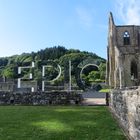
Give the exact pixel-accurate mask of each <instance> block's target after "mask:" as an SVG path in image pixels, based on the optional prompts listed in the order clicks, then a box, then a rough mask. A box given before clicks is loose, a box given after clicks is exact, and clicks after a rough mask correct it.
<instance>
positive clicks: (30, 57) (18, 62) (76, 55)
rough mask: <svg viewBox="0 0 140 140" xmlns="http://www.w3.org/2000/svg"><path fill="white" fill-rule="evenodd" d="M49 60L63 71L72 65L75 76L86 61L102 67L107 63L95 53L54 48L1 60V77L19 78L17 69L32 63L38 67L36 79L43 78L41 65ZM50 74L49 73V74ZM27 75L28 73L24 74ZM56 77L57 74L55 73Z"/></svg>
mask: <svg viewBox="0 0 140 140" xmlns="http://www.w3.org/2000/svg"><path fill="white" fill-rule="evenodd" d="M48 60H53V61H54V62H56V63H57V64H60V65H61V66H62V67H63V71H64V69H65V68H67V66H68V61H69V60H71V63H72V74H73V75H74V74H75V68H76V67H77V66H78V65H79V64H80V63H84V60H86V61H87V60H89V61H92V62H93V61H94V62H95V63H96V64H98V65H100V64H102V63H105V62H106V60H105V59H104V58H101V57H100V56H98V55H96V54H95V53H91V52H86V51H80V50H76V49H66V48H65V47H63V46H54V47H50V48H46V49H42V50H39V51H38V52H32V53H23V54H21V55H13V56H10V57H2V58H0V77H3V76H5V77H7V78H14V79H16V78H18V74H17V67H18V66H25V65H30V64H31V62H32V61H34V62H35V66H36V67H37V68H36V69H35V71H34V77H35V79H40V77H41V65H40V64H43V63H45V62H47V61H48ZM51 71H53V70H51ZM48 73H49V72H48ZM24 74H25V75H26V72H25V73H24ZM54 75H56V74H55V72H54Z"/></svg>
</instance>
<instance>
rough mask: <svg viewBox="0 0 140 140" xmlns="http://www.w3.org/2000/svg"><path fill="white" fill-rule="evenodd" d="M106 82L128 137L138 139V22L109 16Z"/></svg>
mask: <svg viewBox="0 0 140 140" xmlns="http://www.w3.org/2000/svg"><path fill="white" fill-rule="evenodd" d="M107 53H108V60H107V76H106V77H107V83H108V85H109V86H110V87H111V89H112V90H111V92H110V108H111V110H112V112H113V113H114V114H115V116H116V117H117V119H118V120H119V122H120V124H121V125H122V127H123V128H124V130H125V132H126V133H127V134H128V135H129V137H130V139H132V140H140V26H135V25H122V26H116V25H115V23H114V20H113V16H112V13H110V16H109V33H108V47H107Z"/></svg>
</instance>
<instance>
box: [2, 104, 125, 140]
mask: <svg viewBox="0 0 140 140" xmlns="http://www.w3.org/2000/svg"><path fill="white" fill-rule="evenodd" d="M0 118H1V119H0V140H126V138H125V137H124V135H123V133H122V132H121V131H120V129H119V128H118V126H117V124H116V123H115V122H114V120H113V119H112V117H111V115H110V113H109V112H108V110H107V108H106V107H75V106H72V107H62V106H61V107H60V106H59V107H46V106H44V107H41V106H34V107H32V106H28V107H27V106H12V107H10V106H6V107H0Z"/></svg>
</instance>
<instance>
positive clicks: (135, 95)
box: [110, 87, 140, 140]
mask: <svg viewBox="0 0 140 140" xmlns="http://www.w3.org/2000/svg"><path fill="white" fill-rule="evenodd" d="M110 107H111V109H112V111H113V112H114V114H115V116H116V117H117V118H118V119H119V121H120V123H121V124H122V126H123V127H124V129H125V131H127V133H128V134H129V135H130V137H131V139H133V140H140V87H139V88H137V89H135V88H131V89H124V90H113V91H111V94H110Z"/></svg>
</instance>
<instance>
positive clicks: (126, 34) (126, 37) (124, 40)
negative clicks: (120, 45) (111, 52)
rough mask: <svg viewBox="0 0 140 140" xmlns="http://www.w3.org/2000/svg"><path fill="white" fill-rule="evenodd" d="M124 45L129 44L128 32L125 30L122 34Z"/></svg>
mask: <svg viewBox="0 0 140 140" xmlns="http://www.w3.org/2000/svg"><path fill="white" fill-rule="evenodd" d="M123 42H124V45H130V35H129V32H127V31H125V32H124V35H123Z"/></svg>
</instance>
